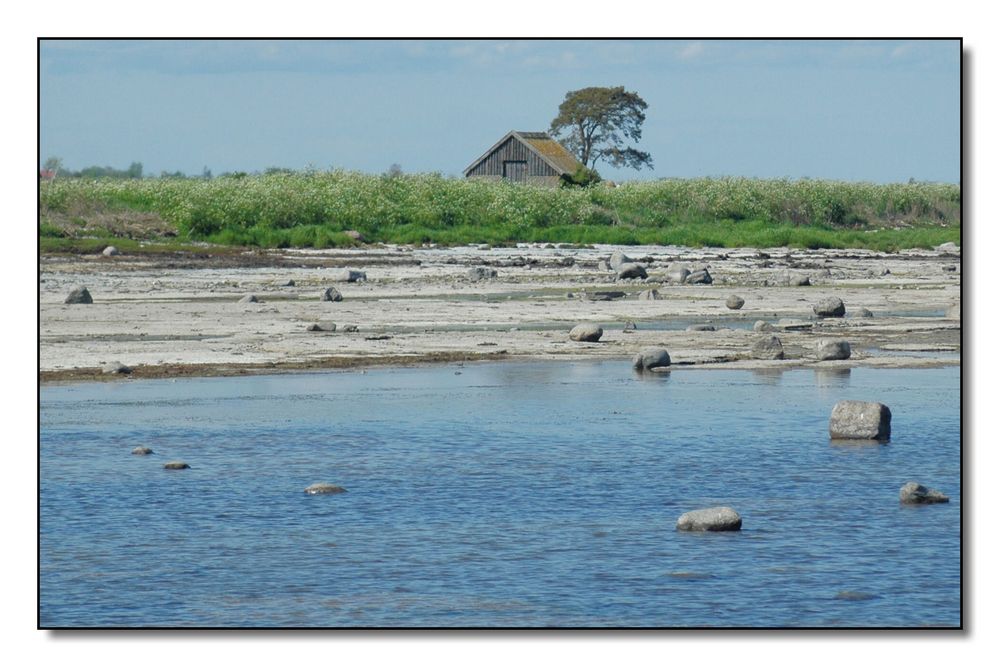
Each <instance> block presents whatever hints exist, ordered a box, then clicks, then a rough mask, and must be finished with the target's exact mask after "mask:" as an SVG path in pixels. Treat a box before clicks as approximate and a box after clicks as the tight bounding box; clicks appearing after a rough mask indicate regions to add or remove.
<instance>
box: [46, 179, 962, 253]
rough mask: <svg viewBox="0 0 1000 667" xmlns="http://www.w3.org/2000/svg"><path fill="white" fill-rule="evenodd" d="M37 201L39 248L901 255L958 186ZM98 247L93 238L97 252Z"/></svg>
mask: <svg viewBox="0 0 1000 667" xmlns="http://www.w3.org/2000/svg"><path fill="white" fill-rule="evenodd" d="M39 208H40V221H41V226H40V229H39V232H40V236H41V237H42V238H43V239H46V241H45V242H44V243H43V251H44V250H45V249H46V248H48V249H54V248H60V247H64V248H69V249H72V248H73V247H74V243H76V244H79V243H80V242H81V241H82V240H83V239H84V238H87V237H94V236H97V237H100V236H102V235H103V236H106V233H107V231H108V227H107V226H102V225H108V224H112V225H118V226H120V227H123V228H127V227H128V225H127V223H128V221H129V220H131V219H136V220H139V219H148V218H150V217H151V216H152V217H153V218H155V219H156V220H158V221H161V222H162V223H164V224H167V225H169V226H170V227H172V228H173V229H175V230H176V232H177V234H178V235H179V236H178V240H179V241H188V242H191V241H207V242H210V243H216V244H222V245H240V246H257V247H263V248H281V247H313V248H331V247H345V246H351V245H357V244H358V241H357V240H355V238H353V235H351V234H348V233H347V232H348V231H352V232H358V233H360V234H361V235H362V238H363V239H364V240H365V241H367V242H386V243H439V244H444V245H458V244H466V243H492V244H509V243H513V242H518V241H535V242H551V243H614V244H625V245H631V244H660V245H668V244H676V245H685V246H692V247H704V246H714V247H743V246H745V247H775V246H791V247H804V248H872V249H876V250H894V249H899V248H909V247H933V246H934V245H938V244H940V243H944V242H946V241H953V242H955V243H959V242H960V239H961V225H960V219H961V189H960V188H959V186H957V185H949V184H937V183H906V184H873V183H849V182H838V181H817V180H808V179H803V180H794V181H793V180H762V179H744V178H713V179H686V180H674V179H668V180H660V181H649V182H630V183H625V184H623V185H620V186H619V187H610V186H607V185H604V184H599V185H594V186H589V187H585V188H579V187H568V188H547V187H541V186H532V185H524V184H516V183H509V182H505V181H482V180H466V179H451V178H443V177H440V176H436V175H412V176H410V175H399V176H393V177H386V176H373V175H365V174H358V173H353V172H342V171H334V172H308V173H274V174H263V175H254V176H243V177H220V178H215V179H169V178H164V179H131V180H129V179H82V178H69V179H56V180H55V181H52V182H43V183H41V184H40V187H39ZM108 221H111V222H110V223H109V222H108ZM122 221H124V222H122ZM95 230H96V233H95ZM102 232H103V234H102ZM118 236H120V233H118ZM50 239H51V240H50ZM55 239H66V240H65V241H56V240H55ZM101 242H103V240H102V239H99V238H98V239H94V240H93V244H94V246H95V247H96V245H98V244H99V243H101ZM116 244H119V243H117V242H116ZM75 247H76V248H79V247H80V246H79V245H76V246H75Z"/></svg>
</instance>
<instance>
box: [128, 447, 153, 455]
mask: <svg viewBox="0 0 1000 667" xmlns="http://www.w3.org/2000/svg"><path fill="white" fill-rule="evenodd" d="M132 453H133V454H135V455H136V456H149V455H150V454H152V453H153V450H152V449H150V448H149V447H136V448H135V449H133V450H132Z"/></svg>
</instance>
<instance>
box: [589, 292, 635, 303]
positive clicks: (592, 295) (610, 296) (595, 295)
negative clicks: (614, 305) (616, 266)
mask: <svg viewBox="0 0 1000 667" xmlns="http://www.w3.org/2000/svg"><path fill="white" fill-rule="evenodd" d="M580 298H581V299H587V300H588V301H614V300H615V299H624V298H625V292H583V293H581V294H580Z"/></svg>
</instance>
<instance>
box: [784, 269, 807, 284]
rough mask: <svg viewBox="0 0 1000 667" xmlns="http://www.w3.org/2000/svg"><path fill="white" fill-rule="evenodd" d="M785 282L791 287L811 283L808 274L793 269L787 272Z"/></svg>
mask: <svg viewBox="0 0 1000 667" xmlns="http://www.w3.org/2000/svg"><path fill="white" fill-rule="evenodd" d="M785 282H786V283H787V284H788V286H789V287H808V286H809V284H810V283H809V275H808V274H805V273H793V272H791V271H789V272H787V273H785Z"/></svg>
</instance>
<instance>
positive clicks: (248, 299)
mask: <svg viewBox="0 0 1000 667" xmlns="http://www.w3.org/2000/svg"><path fill="white" fill-rule="evenodd" d="M239 302H240V303H260V299H258V298H257V296H256V295H254V294H247V295H246V296H245V297H243V298H242V299H240V301H239Z"/></svg>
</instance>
